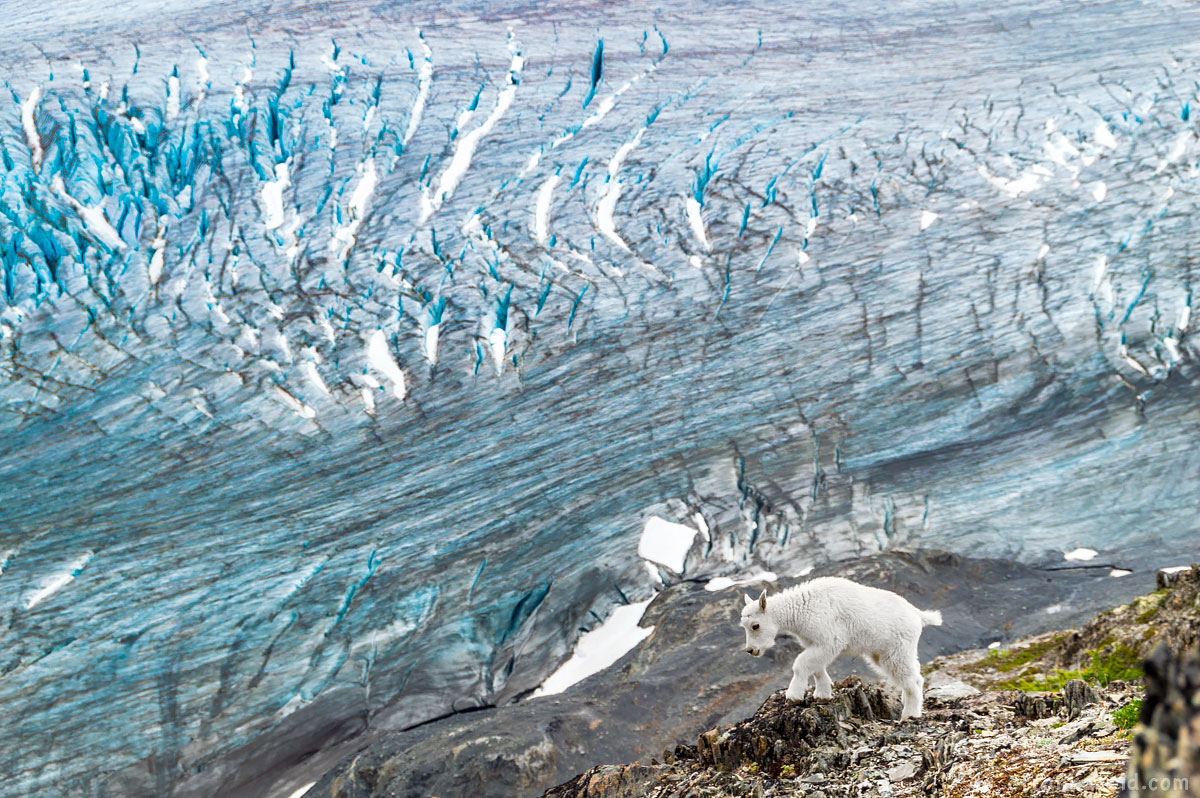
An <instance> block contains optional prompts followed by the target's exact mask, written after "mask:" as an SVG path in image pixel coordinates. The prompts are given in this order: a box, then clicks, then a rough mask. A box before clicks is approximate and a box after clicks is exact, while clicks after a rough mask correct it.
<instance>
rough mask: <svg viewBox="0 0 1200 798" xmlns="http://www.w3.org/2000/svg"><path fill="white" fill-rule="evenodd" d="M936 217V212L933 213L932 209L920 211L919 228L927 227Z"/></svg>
mask: <svg viewBox="0 0 1200 798" xmlns="http://www.w3.org/2000/svg"><path fill="white" fill-rule="evenodd" d="M937 219H938V215H937V214H936V213H934V212H933V211H921V229H922V230H927V229H929V225H931V224H933V223H934V222H936V221H937Z"/></svg>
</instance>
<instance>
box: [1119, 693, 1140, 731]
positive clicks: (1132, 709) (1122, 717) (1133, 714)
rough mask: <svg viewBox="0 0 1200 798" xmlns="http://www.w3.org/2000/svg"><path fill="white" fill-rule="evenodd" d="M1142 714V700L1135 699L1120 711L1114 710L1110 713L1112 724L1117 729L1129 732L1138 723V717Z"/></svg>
mask: <svg viewBox="0 0 1200 798" xmlns="http://www.w3.org/2000/svg"><path fill="white" fill-rule="evenodd" d="M1141 713H1142V699H1140V698H1135V699H1134V700H1132V701H1130V702H1129V703H1128V704H1126V705H1125V706H1123V707H1121V708H1120V709H1117V710H1114V711H1113V713H1112V719H1113V723H1115V724H1116V725H1117V728H1118V729H1124V730H1125V731H1129V730H1130V729H1132V728H1133V727H1134V725H1135V724H1137V722H1138V716H1140V715H1141Z"/></svg>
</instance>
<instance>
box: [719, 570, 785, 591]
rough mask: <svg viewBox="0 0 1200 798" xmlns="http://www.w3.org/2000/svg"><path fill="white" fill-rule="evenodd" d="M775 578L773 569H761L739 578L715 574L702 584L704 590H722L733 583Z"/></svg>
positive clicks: (733, 584) (750, 582) (744, 583)
mask: <svg viewBox="0 0 1200 798" xmlns="http://www.w3.org/2000/svg"><path fill="white" fill-rule="evenodd" d="M776 579H777V577H776V576H775V573H774V572H773V571H761V572H759V573H757V574H754V575H753V576H746V577H742V578H741V579H731V578H729V577H728V576H717V577H714V578H712V579H710V580H708V583H707V584H706V585H705V586H704V589H705V590H708V591H711V592H714V593H715V592H716V591H718V590H724V589H725V588H728V587H734V586H735V585H750V584H753V583H755V582H774V581H775V580H776Z"/></svg>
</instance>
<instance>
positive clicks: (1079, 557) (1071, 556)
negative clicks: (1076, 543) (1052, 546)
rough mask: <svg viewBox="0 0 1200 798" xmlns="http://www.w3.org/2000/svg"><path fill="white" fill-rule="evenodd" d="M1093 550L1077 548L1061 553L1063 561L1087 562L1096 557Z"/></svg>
mask: <svg viewBox="0 0 1200 798" xmlns="http://www.w3.org/2000/svg"><path fill="white" fill-rule="evenodd" d="M1096 553H1097V552H1096V550H1095V549H1087V548H1082V547H1080V548H1078V549H1071V550H1070V551H1068V552H1064V553H1063V559H1064V560H1067V561H1068V562H1087V561H1088V560H1091V559H1093V558H1094V557H1095V556H1096Z"/></svg>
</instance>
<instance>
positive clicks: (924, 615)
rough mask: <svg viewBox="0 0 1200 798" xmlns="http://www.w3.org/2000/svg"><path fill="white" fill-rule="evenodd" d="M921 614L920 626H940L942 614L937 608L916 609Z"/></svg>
mask: <svg viewBox="0 0 1200 798" xmlns="http://www.w3.org/2000/svg"><path fill="white" fill-rule="evenodd" d="M917 612H918V613H919V614H920V615H921V625H922V626H941V625H942V614H941V613H940V612H938V611H937V610H917Z"/></svg>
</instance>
